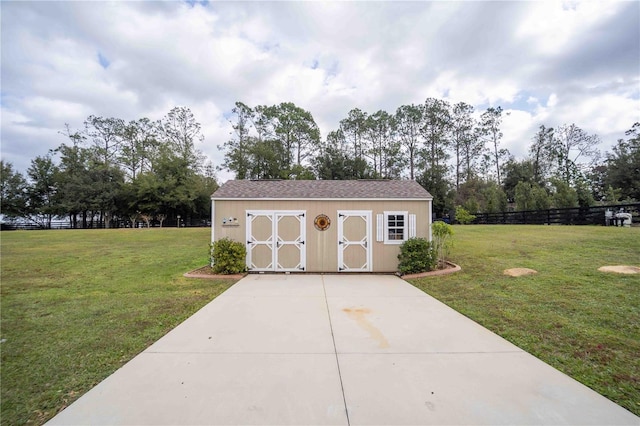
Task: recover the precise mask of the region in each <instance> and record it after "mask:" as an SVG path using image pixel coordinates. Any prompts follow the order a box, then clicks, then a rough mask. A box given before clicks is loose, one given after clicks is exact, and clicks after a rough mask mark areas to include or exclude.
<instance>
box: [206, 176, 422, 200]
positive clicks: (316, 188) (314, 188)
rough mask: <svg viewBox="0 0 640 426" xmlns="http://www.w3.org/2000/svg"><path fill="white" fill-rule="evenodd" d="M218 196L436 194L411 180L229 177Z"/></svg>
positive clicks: (390, 196)
mask: <svg viewBox="0 0 640 426" xmlns="http://www.w3.org/2000/svg"><path fill="white" fill-rule="evenodd" d="M211 198H212V199H214V200H219V199H322V198H324V199H421V200H428V199H432V198H433V197H432V196H431V194H429V193H428V192H427V191H426V190H425V189H424V188H423V187H422V186H420V184H419V183H417V182H415V181H412V180H230V181H227V182H226V183H224V184H223V185H222V186H221V187H220V188H219V189H218V190H217V191H216V192H214V194H213V195H212V196H211Z"/></svg>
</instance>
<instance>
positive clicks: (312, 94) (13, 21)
mask: <svg viewBox="0 0 640 426" xmlns="http://www.w3.org/2000/svg"><path fill="white" fill-rule="evenodd" d="M1 19H2V22H1V24H2V25H1V31H2V46H1V47H2V49H1V52H2V104H1V108H2V129H1V130H2V156H3V158H6V159H7V160H9V161H12V162H14V163H15V166H16V167H17V168H18V169H22V170H24V169H26V167H27V166H28V161H29V159H30V158H32V157H34V156H35V155H43V154H45V153H46V152H47V150H48V149H50V148H55V147H56V146H58V145H59V144H60V142H61V141H62V139H61V137H60V135H59V134H58V133H57V132H58V131H59V130H62V129H63V127H64V124H65V123H69V124H70V125H71V126H72V127H73V128H80V127H81V125H82V121H83V120H84V119H85V118H86V117H87V116H88V115H90V114H95V115H100V116H117V117H120V118H123V119H125V120H131V119H137V118H141V117H149V118H151V119H159V118H161V117H162V116H163V115H165V114H166V113H167V112H168V111H169V110H170V109H171V108H172V107H174V106H176V105H182V106H187V107H189V108H191V109H192V111H193V112H194V114H195V116H196V118H197V119H198V120H199V121H200V122H201V123H202V129H203V133H204V135H205V144H204V145H203V146H202V149H203V150H204V151H205V153H206V154H207V155H208V156H209V157H210V158H211V159H212V160H213V161H214V163H216V164H220V163H221V161H222V158H223V154H222V153H221V152H219V151H218V150H217V148H216V147H217V145H219V144H222V143H224V142H225V141H226V140H227V139H228V137H229V131H230V126H229V124H228V123H227V122H226V120H225V119H224V114H228V113H229V111H230V110H231V108H233V105H234V102H235V101H242V102H245V103H247V104H249V105H252V106H253V105H258V104H274V103H279V102H286V101H290V102H294V103H296V104H297V105H298V106H300V107H302V108H304V109H307V110H309V111H310V112H311V113H312V114H313V115H314V117H315V119H316V121H317V123H318V124H319V126H320V128H321V131H322V134H323V136H326V134H327V133H328V132H329V131H330V130H333V129H335V128H336V126H337V125H338V122H339V120H340V119H342V118H344V117H345V116H346V114H347V112H348V111H349V110H350V109H352V108H356V107H358V108H361V109H363V110H365V111H367V112H370V113H373V112H375V111H377V110H379V109H385V110H386V111H388V112H394V111H395V110H396V108H397V107H399V106H400V105H403V104H410V103H419V102H423V101H424V100H425V99H426V98H427V97H437V98H445V99H447V100H449V101H450V102H452V103H454V102H460V101H464V102H467V103H470V104H473V105H474V106H475V107H476V109H477V110H478V112H481V111H482V110H483V109H484V108H486V107H487V106H498V105H502V107H503V108H504V109H505V112H507V111H508V112H510V113H511V114H510V115H509V116H505V120H504V129H503V132H504V134H505V137H504V143H505V145H506V146H507V147H509V149H510V150H511V151H512V152H513V153H516V154H520V153H522V155H524V153H526V149H525V148H526V147H525V145H526V144H527V143H529V142H530V140H531V137H532V136H533V134H534V133H535V131H536V130H537V128H538V126H539V125H540V124H545V125H547V126H557V125H560V124H563V123H576V124H577V125H579V126H581V127H583V128H585V129H588V131H590V132H596V133H599V134H601V136H602V137H603V139H606V140H607V141H615V139H617V138H619V137H623V135H624V131H625V130H626V129H628V128H630V127H631V125H632V124H633V122H635V121H640V106H639V104H638V99H640V80H639V79H638V71H639V70H638V65H637V58H638V57H640V41H637V40H636V39H640V37H635V36H636V35H637V34H638V33H639V32H640V30H638V29H637V28H638V27H640V5H639V4H638V3H637V2H579V3H559V2H530V3H522V2H501V3H494V2H393V3H392V2H375V3H370V2H366V3H365V2H354V3H351V2H329V3H314V2H310V3H307V2H295V3H290V2H255V3H242V2H241V3H236V2H213V3H210V4H209V5H207V6H206V7H203V6H200V5H195V6H194V7H190V6H189V5H187V4H186V3H181V2H111V3H106V2H44V3H31V2H4V3H2V15H1ZM98 55H102V57H103V58H105V59H106V60H107V61H108V62H109V64H108V66H107V67H106V68H105V67H103V66H102V65H101V64H100V61H99V59H98ZM603 58H605V59H603ZM25 147H26V148H27V149H25ZM523 147H525V148H523Z"/></svg>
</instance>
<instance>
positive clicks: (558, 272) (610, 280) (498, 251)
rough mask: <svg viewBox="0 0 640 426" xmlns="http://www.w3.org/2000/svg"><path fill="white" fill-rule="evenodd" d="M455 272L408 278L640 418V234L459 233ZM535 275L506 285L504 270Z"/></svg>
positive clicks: (593, 229)
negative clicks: (634, 270) (619, 269)
mask: <svg viewBox="0 0 640 426" xmlns="http://www.w3.org/2000/svg"><path fill="white" fill-rule="evenodd" d="M454 232H455V235H454V246H453V248H452V251H451V256H450V257H451V259H452V260H453V261H454V262H455V263H457V264H459V265H461V266H462V268H463V270H462V271H461V272H458V273H456V274H452V275H448V276H441V277H432V278H422V279H417V280H412V283H413V284H414V285H415V286H417V287H418V288H420V289H422V290H424V291H425V292H426V293H428V294H430V295H432V296H434V297H436V298H437V299H439V300H441V301H442V302H444V303H446V304H447V305H449V306H451V307H452V308H454V309H456V310H457V311H459V312H461V313H463V314H464V315H466V316H468V317H469V318H471V319H473V320H475V321H477V322H478V323H480V324H482V325H483V326H485V327H487V328H489V329H490V330H492V331H494V332H496V333H498V334H500V335H501V336H503V337H504V338H506V339H507V340H509V341H511V342H513V343H514V344H516V345H518V346H519V347H521V348H522V349H524V350H526V351H528V352H530V353H531V354H533V355H535V356H537V357H538V358H540V359H542V360H543V361H545V362H547V363H548V364H550V365H552V366H553V367H555V368H557V369H558V370H560V371H563V372H565V373H566V374H568V375H569V376H571V377H573V378H575V379H576V380H578V381H580V382H582V383H584V384H585V385H587V386H589V387H590V388H592V389H594V390H595V391H597V392H599V393H600V394H602V395H604V396H606V397H607V398H609V399H611V400H612V401H614V402H616V403H618V404H619V405H621V406H623V407H625V408H626V409H628V410H629V411H631V412H633V413H635V414H637V415H640V274H636V275H619V274H611V273H604V272H599V271H598V268H599V267H600V266H605V265H632V266H638V267H640V228H615V227H597V226H525V225H514V226H500V225H494V226H490V225H487V226H479V225H474V226H460V225H457V226H455V227H454ZM516 267H524V268H531V269H535V270H537V271H538V274H536V275H530V276H523V277H518V278H514V277H508V276H505V275H503V271H504V270H505V269H507V268H516Z"/></svg>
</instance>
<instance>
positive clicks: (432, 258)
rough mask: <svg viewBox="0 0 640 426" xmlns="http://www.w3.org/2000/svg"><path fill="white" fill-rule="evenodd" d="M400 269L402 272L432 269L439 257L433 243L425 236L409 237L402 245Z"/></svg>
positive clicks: (411, 272) (399, 256)
mask: <svg viewBox="0 0 640 426" xmlns="http://www.w3.org/2000/svg"><path fill="white" fill-rule="evenodd" d="M398 260H399V261H400V263H399V264H398V270H399V271H400V273H401V274H403V275H404V274H416V273H418V272H426V271H432V270H433V269H435V267H436V265H437V259H436V254H435V251H434V250H433V247H432V244H431V243H430V242H429V241H427V240H426V239H425V238H409V239H408V240H407V241H405V242H404V243H402V245H401V246H400V254H399V255H398Z"/></svg>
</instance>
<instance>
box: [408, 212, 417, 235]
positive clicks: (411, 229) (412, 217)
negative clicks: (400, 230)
mask: <svg viewBox="0 0 640 426" xmlns="http://www.w3.org/2000/svg"><path fill="white" fill-rule="evenodd" d="M415 236H416V215H415V214H410V215H409V238H413V237H415Z"/></svg>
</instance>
